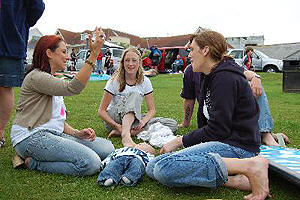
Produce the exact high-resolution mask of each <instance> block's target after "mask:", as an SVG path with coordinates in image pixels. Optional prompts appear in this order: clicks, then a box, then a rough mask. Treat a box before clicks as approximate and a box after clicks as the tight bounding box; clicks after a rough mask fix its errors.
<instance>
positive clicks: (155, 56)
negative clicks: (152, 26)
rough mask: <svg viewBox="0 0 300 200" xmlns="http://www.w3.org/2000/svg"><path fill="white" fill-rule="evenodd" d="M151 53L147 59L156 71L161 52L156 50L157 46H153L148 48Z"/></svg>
mask: <svg viewBox="0 0 300 200" xmlns="http://www.w3.org/2000/svg"><path fill="white" fill-rule="evenodd" d="M150 51H151V53H150V54H149V58H150V59H151V62H152V66H154V68H155V69H156V70H157V67H158V64H159V61H160V58H161V51H160V50H159V49H158V48H157V45H153V46H152V47H151V48H150Z"/></svg>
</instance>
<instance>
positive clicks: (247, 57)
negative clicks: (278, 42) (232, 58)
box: [243, 47, 253, 70]
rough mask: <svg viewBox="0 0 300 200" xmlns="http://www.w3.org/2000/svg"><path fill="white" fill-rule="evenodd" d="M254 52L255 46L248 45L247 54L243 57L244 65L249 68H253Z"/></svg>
mask: <svg viewBox="0 0 300 200" xmlns="http://www.w3.org/2000/svg"><path fill="white" fill-rule="evenodd" d="M252 53H253V48H252V47H247V48H246V50H245V56H244V57H243V66H244V67H245V68H246V69H247V70H252V69H253V66H252Z"/></svg>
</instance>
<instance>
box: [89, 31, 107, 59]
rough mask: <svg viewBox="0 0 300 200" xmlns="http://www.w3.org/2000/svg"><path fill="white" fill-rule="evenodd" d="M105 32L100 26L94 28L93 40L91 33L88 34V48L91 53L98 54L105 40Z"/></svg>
mask: <svg viewBox="0 0 300 200" xmlns="http://www.w3.org/2000/svg"><path fill="white" fill-rule="evenodd" d="M105 37H106V36H105V34H104V32H103V30H102V29H101V28H96V37H95V40H94V41H92V35H89V48H90V51H91V55H93V56H96V57H97V56H98V54H99V53H100V51H101V47H102V46H103V44H104V41H105Z"/></svg>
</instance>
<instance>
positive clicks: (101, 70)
mask: <svg viewBox="0 0 300 200" xmlns="http://www.w3.org/2000/svg"><path fill="white" fill-rule="evenodd" d="M102 58H103V53H102V51H100V53H99V54H98V56H97V62H96V66H97V69H96V70H95V71H96V72H97V73H98V74H103V73H104V72H103V69H102Z"/></svg>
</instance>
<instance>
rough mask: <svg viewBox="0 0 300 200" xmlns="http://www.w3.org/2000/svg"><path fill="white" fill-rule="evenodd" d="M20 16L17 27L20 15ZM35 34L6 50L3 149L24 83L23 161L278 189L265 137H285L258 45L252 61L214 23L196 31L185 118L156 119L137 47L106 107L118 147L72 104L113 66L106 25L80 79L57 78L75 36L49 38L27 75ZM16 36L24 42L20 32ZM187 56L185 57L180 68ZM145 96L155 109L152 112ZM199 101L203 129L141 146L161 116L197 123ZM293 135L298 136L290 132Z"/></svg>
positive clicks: (259, 190) (107, 182)
mask: <svg viewBox="0 0 300 200" xmlns="http://www.w3.org/2000/svg"><path fill="white" fill-rule="evenodd" d="M5 2H6V0H3V1H1V3H2V4H1V12H3V10H11V9H8V8H7V6H11V5H10V4H6V3H5ZM31 2H32V4H24V5H23V4H22V3H21V4H18V6H19V7H20V9H21V8H22V9H23V10H22V11H23V12H31V11H30V8H32V9H33V8H35V11H34V12H33V11H32V13H36V15H35V16H33V15H30V16H32V17H33V18H32V19H31V20H30V21H28V22H27V21H26V22H25V25H24V26H26V27H28V26H27V25H29V26H33V25H34V24H35V23H36V21H37V20H38V19H39V18H40V16H41V15H42V13H43V10H44V3H43V1H42V0H35V1H31ZM15 6H16V5H15ZM26 6H29V7H28V8H27V7H26ZM7 12H9V11H7ZM7 15H9V14H7ZM24 16H26V15H25V14H24V15H23V17H24ZM20 17H22V15H21V16H20ZM1 22H2V21H1ZM10 23H11V25H12V26H17V25H16V21H13V20H11V21H10ZM18 25H19V24H18ZM1 27H3V22H2V24H1ZM17 28H18V29H16V30H23V29H22V28H20V27H17ZM10 30H11V29H10ZM14 30H15V29H14ZM7 31H8V29H2V28H1V29H0V34H1V36H3V35H7V36H8V35H12V33H11V32H9V31H8V32H7ZM27 33H28V31H24V32H21V33H19V32H18V34H17V32H16V33H15V35H18V36H20V35H21V36H23V38H21V39H22V43H20V44H19V45H18V47H22V48H12V47H10V46H8V47H7V48H6V49H12V50H15V49H22V51H20V52H15V51H6V50H5V48H1V49H0V73H1V76H0V93H1V98H0V103H1V105H0V113H1V118H0V125H1V126H0V147H4V144H5V142H4V141H5V140H4V127H5V125H6V124H7V121H8V120H9V118H10V115H11V110H12V108H13V102H14V97H13V93H12V87H15V86H16V87H18V86H21V89H20V95H19V99H18V103H17V105H16V115H15V118H14V121H13V125H12V127H11V132H10V138H11V144H12V146H13V148H14V150H15V152H16V155H15V156H14V157H13V159H12V161H13V167H14V168H21V167H23V168H27V169H31V170H38V171H42V172H48V173H59V174H67V175H76V176H88V175H93V174H95V173H98V172H99V171H101V172H100V173H99V177H98V179H97V182H98V183H99V184H100V185H104V186H111V185H115V184H119V183H122V184H124V185H128V186H132V185H135V184H136V183H137V182H138V181H139V180H141V179H142V177H143V176H144V175H145V174H147V175H148V176H149V177H151V178H152V179H155V180H157V181H158V182H160V183H162V184H164V185H167V186H170V187H188V186H199V187H207V188H215V187H219V186H224V187H231V188H236V189H240V190H247V191H251V193H250V194H249V195H247V196H245V197H244V198H245V199H247V200H255V199H258V200H260V199H265V198H267V197H268V196H269V182H268V161H267V160H266V159H265V158H264V157H262V156H259V155H258V154H259V151H260V150H259V147H260V145H261V144H262V142H263V143H265V144H266V145H273V146H277V145H278V143H277V142H276V140H275V139H274V137H273V135H272V129H273V121H272V117H271V113H270V110H269V106H268V100H267V96H266V94H265V92H264V90H263V87H262V84H261V80H260V77H259V76H258V75H257V74H256V73H255V72H253V71H250V70H249V69H251V51H253V49H252V50H251V49H249V51H247V52H248V54H247V56H246V57H245V59H244V60H245V62H244V63H245V66H246V69H244V68H242V67H240V66H238V65H237V64H236V63H235V62H234V60H233V59H232V58H231V57H228V56H225V53H226V50H227V43H226V40H225V38H224V37H223V35H221V34H220V33H218V32H215V31H210V30H205V31H202V32H199V33H195V34H193V35H192V36H191V38H190V41H189V42H188V45H187V48H189V49H190V50H191V51H190V54H189V57H190V59H191V63H192V64H191V65H190V66H188V67H187V68H186V70H185V72H184V78H183V89H182V91H181V94H180V95H181V97H182V98H184V104H183V109H184V116H183V121H182V123H181V124H180V125H179V126H178V125H177V122H176V121H175V120H173V119H169V118H162V117H155V113H156V110H155V106H154V105H155V104H154V99H153V92H154V89H153V87H152V83H151V80H150V79H149V78H148V77H147V76H146V75H145V74H144V70H143V59H142V51H139V49H137V48H133V47H130V48H127V49H126V50H125V51H124V53H123V55H122V58H121V61H120V66H119V68H118V69H117V71H116V72H114V73H111V74H112V77H111V79H110V80H108V81H107V83H106V85H105V88H104V93H103V96H102V100H101V103H100V105H99V109H98V115H99V117H100V118H101V119H102V121H103V123H104V127H105V129H106V131H107V132H108V137H109V138H110V137H120V138H121V141H122V145H123V146H124V147H123V148H120V149H115V147H114V145H113V144H112V142H111V141H110V140H109V139H105V138H100V137H97V134H96V132H95V130H93V129H92V128H91V127H87V128H84V129H81V130H78V129H76V128H74V127H72V126H70V125H69V124H68V123H67V122H66V117H67V115H66V110H67V108H66V105H65V103H64V99H63V97H64V96H74V95H78V94H79V93H81V91H82V90H84V88H85V87H86V86H87V84H88V81H89V77H90V75H91V73H92V72H93V71H95V70H98V71H99V73H102V72H103V69H102V57H103V56H105V64H104V66H106V67H107V68H109V65H111V61H110V58H109V57H110V51H109V49H107V51H106V53H105V54H104V55H103V54H102V53H101V47H102V46H103V44H104V39H105V34H104V32H103V31H102V30H101V29H99V28H96V37H95V39H94V40H92V37H91V36H89V40H88V42H89V49H90V56H89V58H88V59H87V60H86V63H85V65H84V67H83V68H82V69H81V70H80V71H79V72H78V73H77V74H76V75H75V77H74V78H73V79H72V80H71V81H65V80H63V79H59V78H56V77H55V76H54V74H55V73H56V72H57V71H61V70H64V69H65V67H66V63H67V62H68V60H69V59H70V56H69V55H68V53H67V47H66V43H65V41H64V40H63V38H62V37H60V36H57V35H46V36H43V37H41V38H40V39H39V41H38V42H37V44H36V46H35V50H34V54H33V64H32V66H31V68H30V69H29V71H28V72H27V73H26V74H25V78H24V80H23V76H24V74H23V73H24V72H23V71H22V68H23V65H22V61H23V59H24V56H25V55H26V43H27V41H26V40H25V39H26V38H27V35H26V34H27ZM0 38H1V39H0V44H1V46H2V45H5V44H7V42H8V41H4V39H2V38H4V37H0ZM7 38H8V39H7V40H15V36H12V37H7ZM9 52H13V54H11V55H9V54H8V53H9ZM72 53H74V52H73V51H72ZM74 54H75V53H74ZM160 57H161V52H160V51H159V50H158V48H157V46H153V48H151V52H150V55H149V58H150V59H151V62H152V63H153V65H155V66H157V65H158V62H159V59H160ZM73 58H74V55H73V57H72V56H71V59H73ZM75 60H76V58H75ZM107 63H108V64H107ZM180 63H181V61H180V56H177V60H176V62H175V63H174V71H177V69H178V66H180ZM175 65H176V66H175ZM95 66H97V68H96V69H95ZM8 69H9V70H8ZM224 96H226V97H227V98H223V97H224ZM144 100H145V102H146V108H147V112H146V113H142V103H143V101H144ZM196 100H197V102H198V104H199V107H198V112H197V122H198V127H197V129H195V130H193V131H191V132H189V133H187V134H185V135H181V136H178V137H176V138H175V139H172V140H171V141H169V142H167V143H165V144H164V145H163V147H162V148H161V149H160V152H159V154H160V155H159V156H157V157H155V154H156V152H155V149H154V148H153V147H152V146H151V145H149V144H148V143H140V144H136V143H135V142H134V140H133V139H132V137H133V136H135V135H137V134H139V133H140V132H141V131H143V130H149V127H151V125H153V124H155V123H161V124H162V125H164V126H167V127H169V128H170V129H171V130H172V131H173V132H176V130H177V129H178V127H188V126H189V125H190V121H191V116H192V113H193V109H194V104H195V101H196ZM4 104H5V105H6V106H3V105H4ZM7 105H9V106H7ZM284 136H285V135H284ZM285 139H286V141H287V142H288V138H287V137H286V136H285ZM178 148H182V149H181V150H178Z"/></svg>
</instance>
